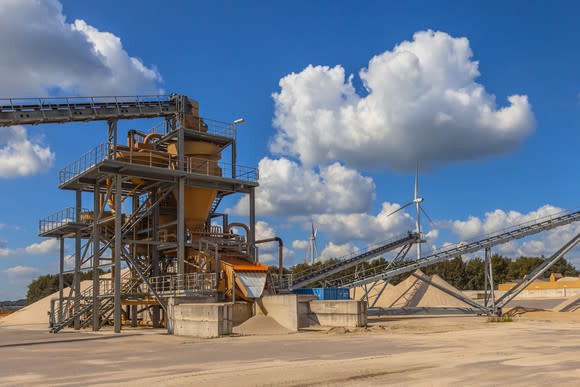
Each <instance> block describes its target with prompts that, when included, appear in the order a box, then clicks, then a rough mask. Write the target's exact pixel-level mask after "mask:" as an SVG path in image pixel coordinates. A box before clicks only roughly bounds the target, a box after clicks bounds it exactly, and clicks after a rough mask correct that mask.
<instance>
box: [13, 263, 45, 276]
mask: <svg viewBox="0 0 580 387" xmlns="http://www.w3.org/2000/svg"><path fill="white" fill-rule="evenodd" d="M4 273H6V274H8V276H10V277H31V276H34V275H36V274H38V273H40V270H38V269H37V268H35V267H28V266H22V265H17V266H14V267H9V268H8V269H6V270H4Z"/></svg>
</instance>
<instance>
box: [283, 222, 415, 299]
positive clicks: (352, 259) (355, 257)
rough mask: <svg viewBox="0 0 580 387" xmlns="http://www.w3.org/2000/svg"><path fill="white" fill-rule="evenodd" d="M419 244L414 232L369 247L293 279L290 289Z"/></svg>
mask: <svg viewBox="0 0 580 387" xmlns="http://www.w3.org/2000/svg"><path fill="white" fill-rule="evenodd" d="M417 242H419V235H418V234H417V233H414V232H409V233H408V234H407V235H405V236H404V237H401V238H398V239H394V240H390V241H388V242H385V243H381V244H380V245H379V246H378V247H369V248H367V249H366V250H363V251H362V252H360V251H359V252H356V253H353V254H351V255H348V256H347V257H345V258H343V259H342V260H341V261H340V262H338V263H335V264H332V265H329V266H326V267H323V268H322V269H320V270H315V271H312V272H309V273H307V274H305V275H302V276H301V277H298V278H296V279H293V280H292V282H291V284H290V288H291V289H299V288H303V287H305V286H306V285H308V284H311V283H313V282H316V281H318V280H321V279H324V278H326V277H328V276H331V275H333V274H336V273H339V272H341V271H343V270H346V269H348V268H351V267H354V266H356V265H358V264H359V263H361V262H364V261H368V260H370V259H373V258H376V257H378V256H379V255H381V254H383V253H386V252H388V251H391V250H394V249H396V248H398V247H402V246H407V245H412V244H413V243H417Z"/></svg>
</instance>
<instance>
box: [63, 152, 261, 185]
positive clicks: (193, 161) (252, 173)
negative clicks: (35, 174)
mask: <svg viewBox="0 0 580 387" xmlns="http://www.w3.org/2000/svg"><path fill="white" fill-rule="evenodd" d="M111 154H112V156H113V157H112V159H114V160H115V161H117V162H123V163H129V164H133V165H143V166H148V167H155V168H165V169H171V170H175V168H176V166H177V158H176V157H175V156H173V155H171V154H169V153H165V152H156V151H137V150H133V149H126V148H121V147H117V148H113V149H112V150H109V146H108V144H107V143H103V144H99V145H97V146H96V147H94V148H93V149H91V150H90V151H88V152H86V153H84V154H83V155H82V156H81V157H80V158H79V159H77V160H75V161H73V162H71V163H69V164H68V165H67V166H65V167H64V168H62V169H61V170H60V171H59V174H58V176H59V184H60V185H63V184H65V183H67V182H69V181H71V180H73V179H74V178H76V177H77V176H79V175H80V174H82V173H84V172H86V171H87V170H89V169H91V168H94V167H96V166H97V165H99V164H100V163H101V162H103V161H104V160H107V159H109V156H110V155H111ZM184 159H185V172H186V173H188V174H191V175H194V174H197V175H204V176H218V177H224V178H228V179H236V180H240V181H245V182H252V183H253V182H257V181H258V179H259V171H258V168H255V167H248V166H245V165H240V164H231V163H227V162H225V161H221V160H219V161H216V160H208V159H204V158H198V157H189V156H186V157H185V158H184Z"/></svg>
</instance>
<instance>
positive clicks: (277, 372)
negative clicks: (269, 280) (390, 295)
mask: <svg viewBox="0 0 580 387" xmlns="http://www.w3.org/2000/svg"><path fill="white" fill-rule="evenodd" d="M578 328H580V313H553V312H534V313H527V314H525V315H523V316H521V317H518V318H516V319H515V320H514V321H513V322H501V323H491V322H488V321H487V318H485V317H473V316H465V317H412V318H390V319H381V320H373V321H372V323H371V324H370V326H369V327H368V328H361V329H356V330H353V331H347V330H345V329H332V330H330V331H326V330H317V331H306V332H300V333H293V334H285V335H276V336H271V335H270V336H243V337H225V338H220V339H209V340H203V339H196V338H188V337H176V336H168V335H166V334H164V333H163V331H159V330H158V331H154V330H150V329H148V330H145V329H134V330H131V329H125V330H124V331H123V333H122V334H119V335H115V334H113V333H111V332H110V331H102V332H99V333H90V332H83V333H77V332H69V331H67V332H63V333H60V334H57V335H52V334H49V333H47V332H46V328H45V327H39V326H23V327H18V328H16V327H0V359H2V360H1V362H0V369H1V377H0V385H2V386H14V385H63V386H74V385H106V384H115V385H134V386H143V385H160V386H177V385H196V386H221V385H229V386H231V385H235V386H306V385H308V386H312V385H314V386H327V385H348V386H358V385H365V386H367V385H385V384H398V385H466V384H468V385H497V384H509V385H530V384H532V385H537V384H540V383H550V384H559V385H578V380H580V358H579V357H578V348H579V346H580V334H579V333H578Z"/></svg>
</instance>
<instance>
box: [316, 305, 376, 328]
mask: <svg viewBox="0 0 580 387" xmlns="http://www.w3.org/2000/svg"><path fill="white" fill-rule="evenodd" d="M309 305H310V314H309V319H310V320H313V321H316V322H318V324H320V325H322V326H328V327H364V326H366V325H367V303H366V302H365V301H357V300H335V301H331V300H328V301H326V300H325V301H322V300H320V301H319V300H314V301H311V302H310V304H309Z"/></svg>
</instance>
